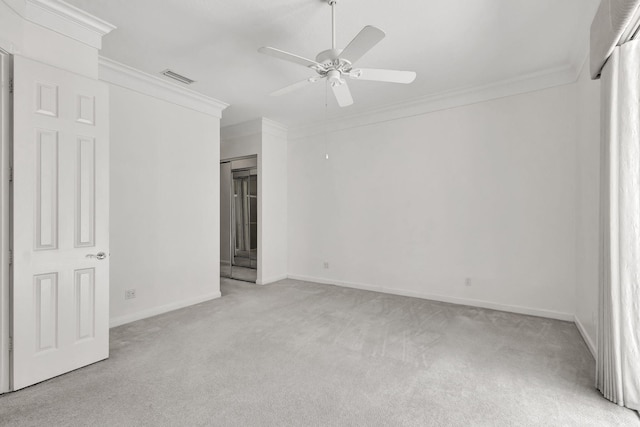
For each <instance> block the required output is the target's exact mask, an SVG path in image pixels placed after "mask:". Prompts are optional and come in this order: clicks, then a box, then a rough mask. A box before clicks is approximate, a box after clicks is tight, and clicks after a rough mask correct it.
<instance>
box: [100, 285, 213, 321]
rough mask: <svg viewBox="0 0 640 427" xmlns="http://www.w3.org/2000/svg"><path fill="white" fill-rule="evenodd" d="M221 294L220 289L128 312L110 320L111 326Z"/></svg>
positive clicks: (204, 300) (165, 311) (189, 304)
mask: <svg viewBox="0 0 640 427" xmlns="http://www.w3.org/2000/svg"><path fill="white" fill-rule="evenodd" d="M221 296H222V294H221V293H220V292H219V291H218V292H213V293H210V294H206V295H202V296H200V297H197V298H189V299H185V300H182V301H176V302H172V303H170V304H165V305H161V306H158V307H153V308H149V309H146V310H141V311H137V312H135V313H131V314H126V315H124V316H119V317H115V318H112V319H110V320H109V328H115V327H116V326H120V325H125V324H127V323H131V322H135V321H136V320H142V319H146V318H147V317H152V316H157V315H158V314H163V313H168V312H170V311H174V310H178V309H180V308H184V307H189V306H191V305H196V304H200V303H202V302H206V301H211V300H213V299H217V298H220V297H221Z"/></svg>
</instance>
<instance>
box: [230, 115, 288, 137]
mask: <svg viewBox="0 0 640 427" xmlns="http://www.w3.org/2000/svg"><path fill="white" fill-rule="evenodd" d="M287 132H288V128H287V127H286V126H285V125H283V124H282V123H279V122H276V121H275V120H271V119H267V118H266V117H261V118H258V119H253V120H248V121H246V122H241V123H237V124H234V125H229V126H223V127H222V128H220V139H221V140H225V141H229V140H232V139H237V138H244V137H247V136H252V135H260V136H262V135H263V134H268V135H272V136H275V137H278V138H285V139H286V138H287Z"/></svg>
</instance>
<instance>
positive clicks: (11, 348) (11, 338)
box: [9, 337, 13, 351]
mask: <svg viewBox="0 0 640 427" xmlns="http://www.w3.org/2000/svg"><path fill="white" fill-rule="evenodd" d="M9 351H13V337H9Z"/></svg>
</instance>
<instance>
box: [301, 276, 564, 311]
mask: <svg viewBox="0 0 640 427" xmlns="http://www.w3.org/2000/svg"><path fill="white" fill-rule="evenodd" d="M288 278H289V279H295V280H302V281H305V282H314V283H321V284H326V285H335V286H341V287H343V288H353V289H361V290H364V291H373V292H381V293H383V294H391V295H400V296H405V297H414V298H421V299H427V300H431V301H439V302H446V303H450V304H458V305H468V306H471V307H480V308H488V309H490V310H498V311H506V312H509V313H517V314H526V315H528V316H537V317H545V318H547V319H556V320H564V321H567V322H573V321H574V319H575V317H574V315H573V314H569V313H563V312H560V311H552V310H545V309H540V308H532V307H523V306H519V305H510V304H500V303H494V302H490V301H482V300H475V299H468V298H458V297H448V296H444V295H437V294H429V293H425V292H415V291H407V290H403V289H392V288H385V287H382V286H375V285H369V284H364V283H354V282H345V281H340V280H331V279H325V278H320V277H310V276H300V275H295V274H289V275H288Z"/></svg>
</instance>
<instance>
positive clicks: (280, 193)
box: [220, 118, 287, 285]
mask: <svg viewBox="0 0 640 427" xmlns="http://www.w3.org/2000/svg"><path fill="white" fill-rule="evenodd" d="M252 155H256V156H257V157H258V271H257V280H256V283H257V284H259V285H266V284H268V283H272V282H276V281H278V280H281V279H284V278H286V277H287V132H286V129H285V128H284V127H283V126H282V125H280V124H278V123H276V122H274V121H272V120H268V119H265V118H262V119H258V120H252V121H249V122H245V123H240V124H237V125H234V126H229V127H226V128H223V129H222V136H221V143H220V158H221V159H223V160H228V159H233V158H237V157H244V156H252Z"/></svg>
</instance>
